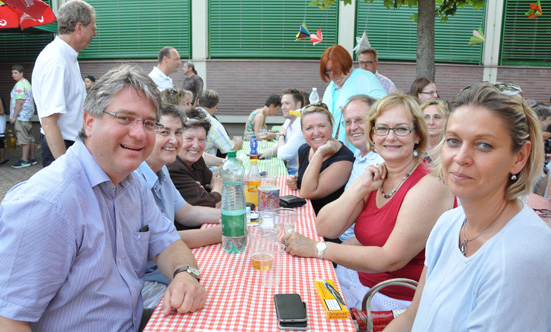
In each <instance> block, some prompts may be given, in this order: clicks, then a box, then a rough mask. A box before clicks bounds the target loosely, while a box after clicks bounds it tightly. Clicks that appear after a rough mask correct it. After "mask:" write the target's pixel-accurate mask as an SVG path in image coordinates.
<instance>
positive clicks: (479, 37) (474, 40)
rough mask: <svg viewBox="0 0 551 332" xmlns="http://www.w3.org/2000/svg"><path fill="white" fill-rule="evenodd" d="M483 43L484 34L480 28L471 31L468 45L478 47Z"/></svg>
mask: <svg viewBox="0 0 551 332" xmlns="http://www.w3.org/2000/svg"><path fill="white" fill-rule="evenodd" d="M485 41H486V38H484V32H482V28H479V29H478V31H476V30H473V36H472V37H471V39H469V45H478V44H482V43H483V42H485Z"/></svg>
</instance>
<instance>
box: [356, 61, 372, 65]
mask: <svg viewBox="0 0 551 332" xmlns="http://www.w3.org/2000/svg"><path fill="white" fill-rule="evenodd" d="M374 63H375V61H359V62H358V64H359V65H360V66H369V65H372V64H374Z"/></svg>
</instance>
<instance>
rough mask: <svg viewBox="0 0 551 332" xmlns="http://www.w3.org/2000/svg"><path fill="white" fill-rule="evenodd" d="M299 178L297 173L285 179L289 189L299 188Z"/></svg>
mask: <svg viewBox="0 0 551 332" xmlns="http://www.w3.org/2000/svg"><path fill="white" fill-rule="evenodd" d="M297 179H298V176H297V175H296V174H295V175H290V176H288V177H287V178H286V179H285V182H287V187H289V189H291V190H297V189H298V185H297Z"/></svg>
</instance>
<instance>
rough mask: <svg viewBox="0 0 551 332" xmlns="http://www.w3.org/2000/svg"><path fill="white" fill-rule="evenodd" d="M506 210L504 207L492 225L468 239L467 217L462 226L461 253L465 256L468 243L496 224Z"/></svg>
mask: <svg viewBox="0 0 551 332" xmlns="http://www.w3.org/2000/svg"><path fill="white" fill-rule="evenodd" d="M504 211H505V209H503V211H501V213H500V214H499V216H497V218H496V219H495V220H494V221H493V222H492V223H491V224H490V226H488V227H486V229H485V230H483V231H482V232H481V233H480V234H478V235H477V236H475V237H473V238H472V239H470V240H469V239H467V235H465V228H467V222H468V220H467V217H465V220H463V226H461V228H463V243H461V244H460V245H459V250H461V253H462V254H463V256H465V255H466V253H467V244H468V243H469V242H472V241H474V240H476V239H478V238H479V237H481V236H482V234H484V233H486V232H487V231H488V230H489V229H490V228H492V227H493V226H494V225H495V224H496V222H497V220H498V219H499V218H500V217H501V215H502V214H503V212H504Z"/></svg>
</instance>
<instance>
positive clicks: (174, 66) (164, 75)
mask: <svg viewBox="0 0 551 332" xmlns="http://www.w3.org/2000/svg"><path fill="white" fill-rule="evenodd" d="M181 63H182V61H180V53H178V51H177V50H176V49H175V48H174V47H170V46H167V47H163V48H161V50H160V51H159V57H158V59H157V66H155V67H153V69H152V70H151V72H150V73H149V77H151V79H152V80H153V81H154V82H155V84H157V88H158V89H159V91H163V90H165V89H174V83H172V78H170V77H168V76H169V75H170V74H173V73H176V72H177V71H178V69H179V68H180V64H181Z"/></svg>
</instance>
